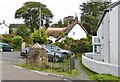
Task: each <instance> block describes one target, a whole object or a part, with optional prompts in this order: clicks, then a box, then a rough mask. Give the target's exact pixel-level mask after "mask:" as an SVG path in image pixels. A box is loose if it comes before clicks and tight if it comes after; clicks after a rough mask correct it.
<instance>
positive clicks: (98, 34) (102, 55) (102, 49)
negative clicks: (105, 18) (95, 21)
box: [97, 22, 104, 60]
mask: <svg viewBox="0 0 120 82" xmlns="http://www.w3.org/2000/svg"><path fill="white" fill-rule="evenodd" d="M103 25H104V22H102V23H101V25H100V26H99V28H98V30H97V36H99V37H100V42H101V58H102V60H103V59H104V45H103V39H102V37H103V36H104V29H103Z"/></svg>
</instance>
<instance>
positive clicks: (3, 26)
mask: <svg viewBox="0 0 120 82" xmlns="http://www.w3.org/2000/svg"><path fill="white" fill-rule="evenodd" d="M0 34H9V27H8V26H7V25H6V24H4V23H2V24H1V25H0Z"/></svg>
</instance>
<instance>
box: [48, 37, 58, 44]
mask: <svg viewBox="0 0 120 82" xmlns="http://www.w3.org/2000/svg"><path fill="white" fill-rule="evenodd" d="M48 39H49V40H52V41H53V43H55V41H56V38H54V37H53V36H49V37H48Z"/></svg>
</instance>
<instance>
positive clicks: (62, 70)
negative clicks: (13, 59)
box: [16, 60, 78, 77]
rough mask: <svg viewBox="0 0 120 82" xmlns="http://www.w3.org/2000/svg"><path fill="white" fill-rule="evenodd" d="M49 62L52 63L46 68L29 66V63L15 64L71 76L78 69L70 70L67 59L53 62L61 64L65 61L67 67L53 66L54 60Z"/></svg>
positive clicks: (76, 72)
mask: <svg viewBox="0 0 120 82" xmlns="http://www.w3.org/2000/svg"><path fill="white" fill-rule="evenodd" d="M50 63H51V64H53V65H52V66H49V67H48V68H40V67H35V66H31V65H26V64H16V65H17V66H20V67H23V68H28V69H32V70H37V71H41V72H49V73H55V74H59V75H63V76H73V77H75V76H76V75H77V74H78V70H77V69H74V70H72V71H71V70H70V69H69V68H70V67H69V61H68V60H66V61H64V62H58V63H55V64H58V65H59V64H62V63H65V65H66V66H68V67H67V68H64V67H61V66H55V64H54V62H50Z"/></svg>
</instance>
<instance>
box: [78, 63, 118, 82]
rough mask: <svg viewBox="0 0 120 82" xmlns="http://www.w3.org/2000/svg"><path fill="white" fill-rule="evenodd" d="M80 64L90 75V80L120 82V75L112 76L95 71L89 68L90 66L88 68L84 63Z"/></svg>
mask: <svg viewBox="0 0 120 82" xmlns="http://www.w3.org/2000/svg"><path fill="white" fill-rule="evenodd" d="M80 66H81V68H82V69H83V71H85V72H86V74H87V75H88V77H89V79H90V80H95V81H98V82H120V78H119V77H115V76H112V75H109V74H98V73H95V72H93V71H91V70H89V69H88V68H86V67H85V66H84V65H83V64H82V63H80Z"/></svg>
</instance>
